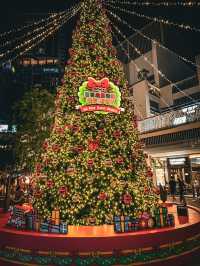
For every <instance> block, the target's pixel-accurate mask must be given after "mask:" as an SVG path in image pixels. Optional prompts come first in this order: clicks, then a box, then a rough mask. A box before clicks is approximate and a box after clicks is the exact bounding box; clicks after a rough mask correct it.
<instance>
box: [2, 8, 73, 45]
mask: <svg viewBox="0 0 200 266" xmlns="http://www.w3.org/2000/svg"><path fill="white" fill-rule="evenodd" d="M67 12H68V11H63V12H61V13H59V14H57V16H54V18H52V17H51V16H50V17H49V18H47V19H46V21H45V22H46V23H47V22H48V21H51V20H52V19H53V20H52V21H51V23H53V22H54V21H55V20H59V19H61V18H62V17H64V15H65V13H67ZM58 16H59V17H58ZM40 24H42V23H40ZM45 25H46V26H47V25H49V23H48V24H45ZM45 25H44V26H40V27H38V28H36V29H33V30H30V31H28V32H26V33H25V34H23V35H22V36H19V37H17V38H14V39H10V40H8V41H4V43H3V44H1V45H0V49H1V48H3V47H6V46H10V45H11V44H12V43H16V42H18V41H20V40H23V39H24V38H26V37H29V36H30V35H32V34H33V33H37V32H39V31H40V30H41V29H43V28H44V27H45Z"/></svg>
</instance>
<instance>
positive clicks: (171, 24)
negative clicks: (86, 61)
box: [105, 0, 200, 32]
mask: <svg viewBox="0 0 200 266" xmlns="http://www.w3.org/2000/svg"><path fill="white" fill-rule="evenodd" d="M109 2H110V3H112V4H114V5H116V3H115V2H113V1H112V0H110V1H109ZM110 3H108V2H106V3H105V4H106V5H107V6H110V7H111V8H114V9H116V10H120V8H119V7H118V6H113V5H111V4H110ZM122 9H123V12H126V13H127V14H131V15H135V16H137V17H139V18H144V19H147V20H150V21H154V22H157V23H162V24H165V25H168V26H174V27H178V28H180V29H182V30H187V31H188V30H191V31H195V32H200V29H198V28H195V27H193V26H190V25H186V24H178V23H176V22H173V21H170V20H167V19H162V18H157V17H150V16H147V15H144V14H140V13H137V12H135V11H130V10H128V9H125V8H122Z"/></svg>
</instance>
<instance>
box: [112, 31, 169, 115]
mask: <svg viewBox="0 0 200 266" xmlns="http://www.w3.org/2000/svg"><path fill="white" fill-rule="evenodd" d="M112 35H113V37H114V38H115V40H116V41H117V44H118V45H119V47H120V48H121V50H122V51H123V52H124V54H125V55H126V56H127V58H128V60H129V62H130V63H131V64H133V65H134V66H135V68H136V71H137V73H138V72H140V71H142V69H141V68H140V67H139V66H138V64H137V63H136V62H135V61H134V60H132V58H131V57H130V54H129V53H128V52H127V50H126V49H125V48H124V46H123V44H122V42H120V41H119V39H118V37H117V35H116V34H115V33H114V32H113V31H112ZM149 85H151V84H149ZM160 99H161V100H162V101H163V103H164V104H165V105H166V106H167V107H168V109H169V110H171V111H173V108H172V107H171V106H170V105H169V104H168V102H166V100H165V99H164V98H163V97H161V96H160ZM134 108H135V110H136V111H137V113H138V114H139V116H140V118H143V116H142V114H141V112H140V111H139V109H138V108H137V105H134Z"/></svg>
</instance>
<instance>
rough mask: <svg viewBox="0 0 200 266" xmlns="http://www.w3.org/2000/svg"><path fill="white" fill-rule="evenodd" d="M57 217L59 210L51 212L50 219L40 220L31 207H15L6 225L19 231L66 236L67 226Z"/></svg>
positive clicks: (25, 205) (24, 205) (27, 205)
mask: <svg viewBox="0 0 200 266" xmlns="http://www.w3.org/2000/svg"><path fill="white" fill-rule="evenodd" d="M59 217H60V215H59V209H57V208H56V209H54V210H53V211H52V217H51V218H50V219H45V220H42V219H41V218H40V217H39V215H38V214H37V211H36V210H35V209H33V207H32V206H31V205H29V204H23V205H22V206H20V205H16V206H14V207H13V210H12V211H11V213H10V217H9V219H8V223H7V225H8V226H11V227H14V228H17V229H21V230H32V231H38V232H42V233H56V234H67V233H68V225H67V223H66V222H65V221H61V220H60V218H59Z"/></svg>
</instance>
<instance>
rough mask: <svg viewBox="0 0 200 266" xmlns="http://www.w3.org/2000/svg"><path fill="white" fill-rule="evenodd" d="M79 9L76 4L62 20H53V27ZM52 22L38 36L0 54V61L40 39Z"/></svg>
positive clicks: (43, 27) (42, 28)
mask: <svg viewBox="0 0 200 266" xmlns="http://www.w3.org/2000/svg"><path fill="white" fill-rule="evenodd" d="M79 9H80V4H78V5H77V6H75V7H73V8H72V9H71V10H69V11H68V13H66V14H65V15H64V16H63V17H62V18H59V19H55V20H54V21H53V26H54V27H56V24H59V23H60V20H62V19H63V18H65V17H67V16H68V15H69V14H70V13H71V14H74V12H75V14H76V12H77V11H78V10H79ZM51 24H52V22H49V23H48V24H46V25H44V26H42V27H41V29H40V30H43V31H42V32H41V33H40V34H37V35H36V36H34V37H33V38H31V39H29V40H26V41H24V42H22V43H21V44H19V45H17V46H16V47H14V48H13V49H10V50H7V51H6V52H5V53H1V54H0V59H3V58H5V57H7V56H8V55H9V54H12V53H14V52H15V51H16V50H19V49H23V48H24V47H26V46H27V45H29V44H31V43H32V42H34V41H35V40H36V39H38V37H40V36H41V35H43V33H46V31H47V27H48V26H49V25H51Z"/></svg>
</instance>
